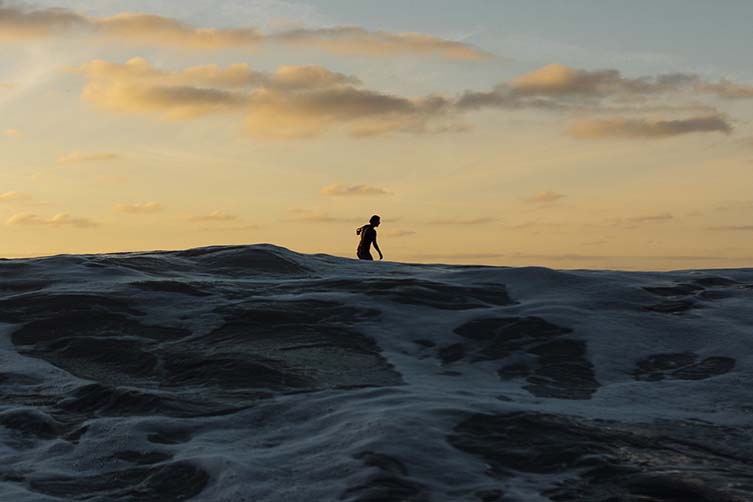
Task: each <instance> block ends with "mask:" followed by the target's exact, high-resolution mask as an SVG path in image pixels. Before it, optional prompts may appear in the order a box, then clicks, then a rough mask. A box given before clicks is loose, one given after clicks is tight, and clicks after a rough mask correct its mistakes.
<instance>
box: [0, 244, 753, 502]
mask: <svg viewBox="0 0 753 502" xmlns="http://www.w3.org/2000/svg"><path fill="white" fill-rule="evenodd" d="M751 382H753V270H750V269H741V270H715V271H681V272H668V273H627V272H610V271H554V270H549V269H545V268H536V267H529V268H501V267H468V266H466V267H463V266H446V265H405V264H393V263H383V262H372V263H363V262H358V261H354V260H347V259H342V258H334V257H331V256H326V255H313V256H312V255H300V254H297V253H293V252H291V251H288V250H286V249H283V248H279V247H275V246H271V245H258V246H235V247H213V248H200V249H193V250H188V251H181V252H159V253H157V252H155V253H126V254H112V255H87V256H56V257H50V258H39V259H32V260H0V397H1V398H2V399H0V500H3V501H5V500H8V501H37V500H40V501H45V500H48V501H53V500H95V501H110V500H134V501H152V500H153V501H167V500H170V501H173V500H176V501H177V500H213V501H214V500H218V501H243V500H248V501H266V500H269V501H277V500H284V501H286V502H293V501H306V502H308V501H313V500H316V501H319V500H321V501H328V500H344V501H392V500H396V501H397V500H405V501H458V500H463V501H465V500H468V501H473V500H478V501H539V500H540V501H545V500H555V501H605V502H606V501H631V502H633V501H634V502H651V501H672V502H681V501H682V502H686V501H708V502H720V501H721V502H724V501H750V500H753V444H752V443H753V439H751V438H753V436H752V435H751V433H752V432H753V418H752V417H753V386H752V385H751Z"/></svg>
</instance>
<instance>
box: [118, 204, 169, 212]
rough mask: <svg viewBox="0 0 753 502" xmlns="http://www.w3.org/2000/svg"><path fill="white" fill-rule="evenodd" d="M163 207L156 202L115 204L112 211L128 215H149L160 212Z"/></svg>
mask: <svg viewBox="0 0 753 502" xmlns="http://www.w3.org/2000/svg"><path fill="white" fill-rule="evenodd" d="M163 209H164V207H162V204H159V203H157V202H144V203H136V204H115V205H114V206H113V211H116V212H118V213H128V214H151V213H158V212H160V211H162V210H163Z"/></svg>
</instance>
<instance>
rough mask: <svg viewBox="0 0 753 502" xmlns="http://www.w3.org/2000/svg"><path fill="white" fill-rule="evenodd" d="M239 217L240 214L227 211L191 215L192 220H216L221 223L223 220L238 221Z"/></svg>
mask: <svg viewBox="0 0 753 502" xmlns="http://www.w3.org/2000/svg"><path fill="white" fill-rule="evenodd" d="M238 219H239V218H238V216H236V215H234V214H228V213H225V212H224V211H212V212H211V213H209V214H204V215H199V216H193V217H191V220H193V221H205V222H215V223H221V222H226V221H237V220H238Z"/></svg>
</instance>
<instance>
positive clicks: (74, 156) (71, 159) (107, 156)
mask: <svg viewBox="0 0 753 502" xmlns="http://www.w3.org/2000/svg"><path fill="white" fill-rule="evenodd" d="M119 158H120V155H118V154H117V153H109V152H89V153H85V152H79V151H78V150H76V151H73V152H71V153H69V154H66V155H63V156H61V157H60V158H58V162H60V163H62V164H77V163H81V162H105V161H108V160H115V159H119Z"/></svg>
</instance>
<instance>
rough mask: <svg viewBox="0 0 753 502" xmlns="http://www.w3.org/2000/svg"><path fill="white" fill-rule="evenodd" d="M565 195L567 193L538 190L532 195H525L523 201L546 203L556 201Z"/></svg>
mask: <svg viewBox="0 0 753 502" xmlns="http://www.w3.org/2000/svg"><path fill="white" fill-rule="evenodd" d="M565 197H567V195H563V194H561V193H556V192H539V193H537V194H536V195H532V196H531V197H527V198H526V199H523V200H525V202H531V203H534V204H546V203H549V202H556V201H558V200H560V199H563V198H565Z"/></svg>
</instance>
